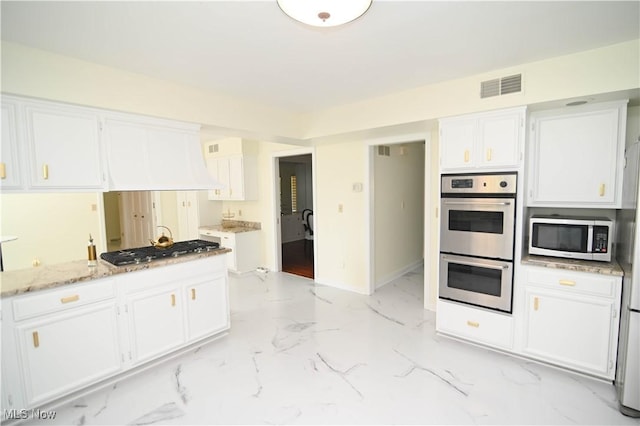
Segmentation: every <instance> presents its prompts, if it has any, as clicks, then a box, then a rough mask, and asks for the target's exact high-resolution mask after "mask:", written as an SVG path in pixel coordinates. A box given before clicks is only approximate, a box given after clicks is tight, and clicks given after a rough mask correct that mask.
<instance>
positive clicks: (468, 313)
mask: <svg viewBox="0 0 640 426" xmlns="http://www.w3.org/2000/svg"><path fill="white" fill-rule="evenodd" d="M436 329H437V330H438V331H440V332H443V333H447V334H451V335H453V336H458V337H462V338H465V339H467V340H471V341H474V342H478V343H484V344H487V345H490V346H495V347H499V348H503V349H511V348H512V346H513V318H512V317H511V316H510V315H507V314H502V313H498V312H489V311H485V310H482V309H480V308H474V307H471V306H464V305H459V304H457V303H451V302H446V301H443V300H438V307H437V312H436Z"/></svg>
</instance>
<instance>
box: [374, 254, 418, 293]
mask: <svg viewBox="0 0 640 426" xmlns="http://www.w3.org/2000/svg"><path fill="white" fill-rule="evenodd" d="M422 266H424V259H420V260H418V261H416V262H413V263H411V264H409V265H407V266H405V267H403V268H400V269H398V270H396V271H394V272H392V273H391V274H388V275H386V276H384V277H382V278H380V279H379V280H377V281H376V283H375V288H376V290H377V289H379V288H380V287H382V286H385V285H387V284H389V283H390V282H392V281H394V280H397V279H398V278H400V277H401V276H403V275H404V274H406V273H407V272H411V271H413V270H414V269H416V268H419V267H422Z"/></svg>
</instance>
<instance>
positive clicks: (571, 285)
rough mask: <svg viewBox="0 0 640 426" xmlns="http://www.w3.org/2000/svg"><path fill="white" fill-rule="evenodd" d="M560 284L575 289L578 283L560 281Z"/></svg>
mask: <svg viewBox="0 0 640 426" xmlns="http://www.w3.org/2000/svg"><path fill="white" fill-rule="evenodd" d="M558 283H559V284H560V285H566V286H569V287H573V286H574V285H576V282H575V281H571V280H560V281H558Z"/></svg>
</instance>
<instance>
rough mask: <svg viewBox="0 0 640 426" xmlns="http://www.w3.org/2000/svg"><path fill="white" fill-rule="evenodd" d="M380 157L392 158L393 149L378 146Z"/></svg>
mask: <svg viewBox="0 0 640 426" xmlns="http://www.w3.org/2000/svg"><path fill="white" fill-rule="evenodd" d="M378 155H382V156H385V157H390V156H391V148H390V147H388V146H386V145H378Z"/></svg>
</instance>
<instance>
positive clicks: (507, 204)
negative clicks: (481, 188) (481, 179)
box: [443, 201, 511, 206]
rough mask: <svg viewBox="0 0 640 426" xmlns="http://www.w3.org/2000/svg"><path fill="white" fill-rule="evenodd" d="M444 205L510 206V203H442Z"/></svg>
mask: <svg viewBox="0 0 640 426" xmlns="http://www.w3.org/2000/svg"><path fill="white" fill-rule="evenodd" d="M443 203H444V204H452V205H458V206H459V205H463V206H464V205H466V206H510V205H511V202H510V201H502V202H486V201H443Z"/></svg>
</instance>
